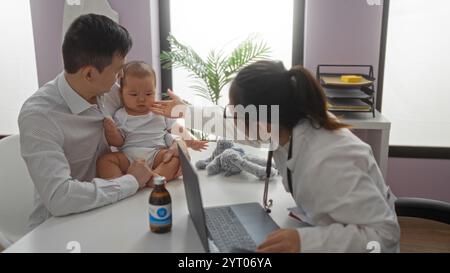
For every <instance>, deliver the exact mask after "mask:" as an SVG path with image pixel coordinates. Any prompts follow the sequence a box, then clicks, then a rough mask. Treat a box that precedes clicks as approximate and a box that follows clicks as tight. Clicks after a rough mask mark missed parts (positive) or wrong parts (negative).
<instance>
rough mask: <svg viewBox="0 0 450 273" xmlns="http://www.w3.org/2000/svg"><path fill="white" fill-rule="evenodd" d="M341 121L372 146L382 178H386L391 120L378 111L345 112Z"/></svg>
mask: <svg viewBox="0 0 450 273" xmlns="http://www.w3.org/2000/svg"><path fill="white" fill-rule="evenodd" d="M341 120H342V122H344V123H347V124H349V125H352V131H353V132H354V133H355V134H356V135H357V136H358V137H360V138H361V139H362V140H363V141H365V142H366V143H367V144H369V145H370V146H371V147H372V151H373V155H374V157H375V160H376V161H377V163H378V166H379V167H380V170H381V173H382V174H383V177H384V179H385V180H386V179H387V168H388V158H389V133H390V130H391V122H390V121H389V120H388V119H387V118H386V117H385V116H383V115H382V114H381V113H380V112H378V111H375V118H373V117H372V113H370V115H369V114H367V113H346V114H345V115H343V116H342V118H341Z"/></svg>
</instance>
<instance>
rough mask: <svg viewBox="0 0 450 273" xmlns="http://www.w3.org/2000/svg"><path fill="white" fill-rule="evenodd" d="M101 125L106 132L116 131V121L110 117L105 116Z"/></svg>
mask: <svg viewBox="0 0 450 273" xmlns="http://www.w3.org/2000/svg"><path fill="white" fill-rule="evenodd" d="M103 127H104V128H105V131H106V133H115V132H116V131H117V126H116V123H115V122H114V120H112V119H111V118H105V119H104V120H103Z"/></svg>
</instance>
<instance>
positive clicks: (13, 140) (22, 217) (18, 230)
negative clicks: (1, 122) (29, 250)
mask: <svg viewBox="0 0 450 273" xmlns="http://www.w3.org/2000/svg"><path fill="white" fill-rule="evenodd" d="M33 193H34V185H33V183H32V181H31V178H30V175H29V174H28V169H27V167H26V165H25V162H24V161H23V159H22V157H21V155H20V141H19V135H13V136H9V137H6V138H3V139H1V140H0V240H1V241H0V244H2V245H3V246H4V247H8V246H9V244H11V243H13V242H15V241H17V240H18V239H20V238H21V237H22V236H23V235H25V233H26V232H27V231H28V228H27V225H28V217H29V216H30V213H31V212H32V209H33V202H34V198H33Z"/></svg>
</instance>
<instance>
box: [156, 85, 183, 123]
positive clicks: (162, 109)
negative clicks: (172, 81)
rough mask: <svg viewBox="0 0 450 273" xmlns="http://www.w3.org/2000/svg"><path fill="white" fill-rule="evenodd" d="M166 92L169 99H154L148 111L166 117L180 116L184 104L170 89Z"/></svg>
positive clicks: (181, 115)
mask: <svg viewBox="0 0 450 273" xmlns="http://www.w3.org/2000/svg"><path fill="white" fill-rule="evenodd" d="M167 94H168V95H169V97H170V98H171V100H162V101H156V102H155V103H153V105H152V106H151V107H150V111H152V112H153V113H155V114H157V115H161V116H164V117H167V118H182V117H183V116H184V112H185V111H186V104H185V103H184V102H183V100H182V99H181V98H180V97H178V96H177V95H175V93H174V92H173V91H172V90H170V89H168V90H167Z"/></svg>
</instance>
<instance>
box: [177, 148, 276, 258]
mask: <svg viewBox="0 0 450 273" xmlns="http://www.w3.org/2000/svg"><path fill="white" fill-rule="evenodd" d="M178 152H179V156H180V161H181V170H182V171H183V181H184V189H185V192H186V200H187V204H188V210H189V215H190V217H191V219H192V222H193V223H194V226H195V229H196V230H197V234H198V236H199V237H200V240H201V242H202V245H203V248H204V249H205V251H206V252H252V251H255V250H256V247H257V246H258V245H259V244H261V243H262V242H263V241H264V240H265V239H266V237H267V235H269V234H270V233H272V232H273V231H275V230H277V229H279V227H278V225H277V224H276V223H275V222H274V221H273V219H272V218H271V217H270V216H269V215H268V214H267V212H266V211H265V210H264V209H263V207H262V206H261V205H260V204H258V203H243V204H234V205H229V206H220V207H209V208H204V207H203V202H202V196H201V192H200V184H199V180H198V175H197V173H196V172H195V169H194V167H193V166H192V164H191V162H190V161H189V160H188V159H187V157H186V155H185V154H184V152H183V150H182V149H181V148H180V146H178Z"/></svg>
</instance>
